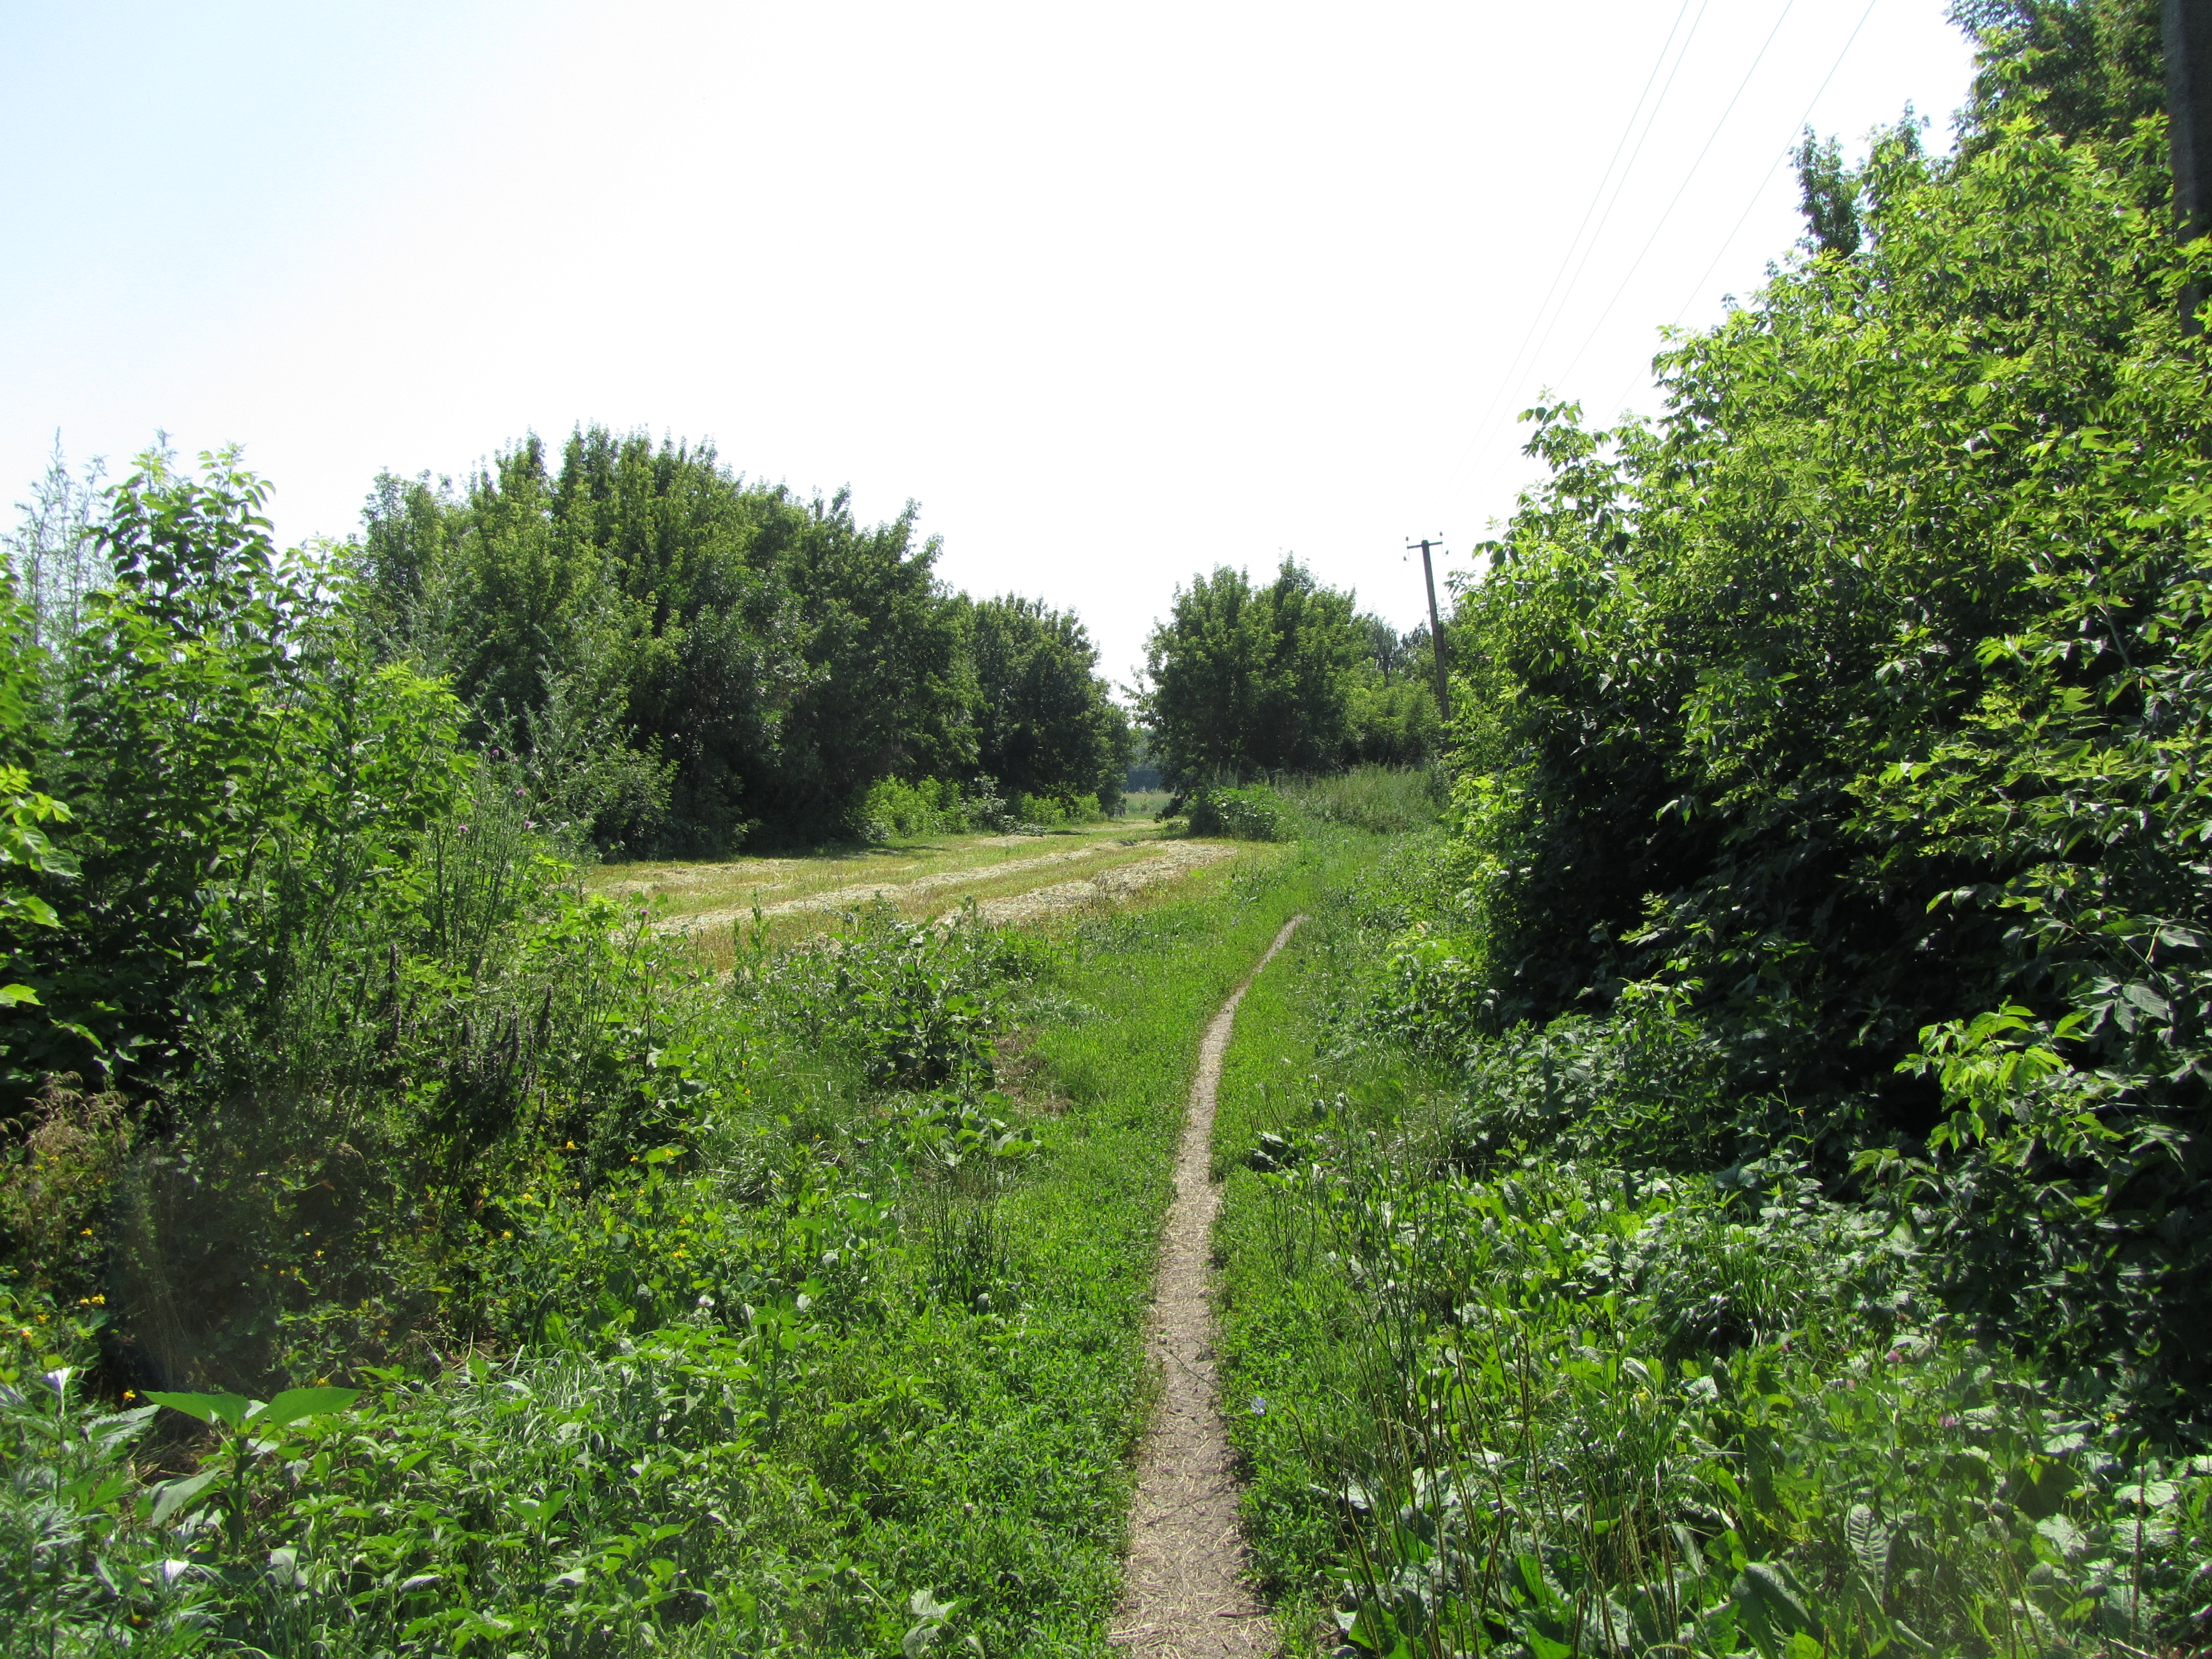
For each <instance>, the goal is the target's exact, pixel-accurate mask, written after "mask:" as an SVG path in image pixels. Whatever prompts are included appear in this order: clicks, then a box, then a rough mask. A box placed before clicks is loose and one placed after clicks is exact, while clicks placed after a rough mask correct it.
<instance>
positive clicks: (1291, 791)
mask: <svg viewBox="0 0 2212 1659" xmlns="http://www.w3.org/2000/svg"><path fill="white" fill-rule="evenodd" d="M1275 788H1276V791H1277V792H1278V793H1279V794H1281V795H1282V797H1283V798H1284V799H1285V800H1286V801H1288V802H1289V803H1290V805H1291V807H1292V809H1293V810H1294V811H1296V812H1297V813H1298V814H1299V815H1300V816H1301V817H1305V818H1307V819H1310V820H1311V821H1312V822H1314V823H1328V824H1341V825H1345V826H1347V827H1349V828H1351V829H1364V830H1366V831H1368V832H1369V833H1370V834H1372V835H1377V836H1402V835H1410V834H1411V833H1413V831H1414V830H1417V829H1425V828H1427V827H1428V826H1429V825H1431V824H1432V823H1436V822H1437V819H1438V817H1441V816H1442V814H1443V807H1444V803H1445V801H1446V800H1447V799H1449V792H1448V789H1447V787H1446V785H1445V782H1444V778H1443V772H1442V771H1441V770H1440V769H1437V768H1435V767H1398V766H1355V767H1352V768H1351V769H1349V770H1347V771H1343V772H1336V773H1332V774H1329V775H1325V776H1321V777H1308V778H1278V779H1276V780H1275Z"/></svg>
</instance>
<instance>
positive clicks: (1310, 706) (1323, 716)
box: [1142, 559, 1372, 788]
mask: <svg viewBox="0 0 2212 1659" xmlns="http://www.w3.org/2000/svg"><path fill="white" fill-rule="evenodd" d="M1371 650H1372V641H1371V640H1370V636H1369V633H1368V630H1367V629H1366V628H1365V627H1364V625H1363V624H1362V623H1361V622H1360V621H1359V620H1358V618H1357V617H1355V616H1354V614H1353V611H1352V596H1351V595H1350V594H1348V593H1340V592H1336V591H1335V590H1334V589H1332V588H1328V587H1324V586H1322V585H1321V584H1320V583H1319V582H1317V581H1316V580H1314V576H1313V573H1312V572H1311V571H1310V570H1308V569H1307V568H1305V567H1304V565H1302V564H1299V563H1298V562H1297V561H1296V560H1294V559H1285V560H1284V561H1283V563H1282V568H1280V569H1279V571H1278V572H1277V573H1276V575H1275V580H1273V582H1270V583H1269V584H1267V586H1264V587H1255V586H1253V585H1252V582H1251V580H1250V578H1249V577H1248V576H1247V575H1246V574H1245V573H1244V572H1243V571H1241V570H1232V569H1231V568H1229V567H1228V566H1226V565H1224V566H1221V567H1219V568H1217V569H1215V571H1214V572H1213V574H1212V575H1210V576H1205V575H1201V576H1198V577H1195V578H1194V579H1193V580H1192V582H1191V585H1190V586H1189V587H1188V588H1181V587H1178V588H1177V589H1176V595H1175V605H1174V609H1173V611H1172V613H1171V614H1170V617H1169V618H1168V620H1166V621H1165V622H1163V623H1158V624H1157V625H1156V626H1155V627H1154V628H1153V629H1152V636H1151V637H1150V638H1149V639H1148V640H1147V641H1146V645H1145V671H1146V680H1147V682H1148V685H1147V689H1146V693H1145V696H1144V698H1143V704H1142V706H1143V712H1144V716H1145V720H1146V724H1147V725H1148V726H1149V727H1150V729H1151V731H1152V734H1153V750H1154V756H1155V758H1156V759H1157V760H1158V763H1159V766H1160V769H1161V773H1162V775H1163V776H1164V778H1165V779H1166V780H1167V781H1168V782H1169V784H1170V787H1177V788H1181V787H1188V786H1189V785H1192V784H1195V783H1201V782H1206V781H1210V780H1212V779H1215V778H1230V777H1236V778H1243V777H1250V776H1252V775H1255V774H1259V773H1263V772H1278V771H1280V772H1318V771H1325V770H1328V769H1330V768H1332V767H1334V766H1336V765H1339V764H1340V763H1341V762H1342V760H1343V758H1344V754H1345V748H1346V742H1347V740H1348V739H1349V738H1350V737H1351V734H1352V693H1353V690H1354V684H1355V671H1356V670H1357V669H1358V666H1359V665H1360V664H1361V663H1362V662H1363V661H1364V660H1365V659H1368V658H1369V656H1370V652H1371Z"/></svg>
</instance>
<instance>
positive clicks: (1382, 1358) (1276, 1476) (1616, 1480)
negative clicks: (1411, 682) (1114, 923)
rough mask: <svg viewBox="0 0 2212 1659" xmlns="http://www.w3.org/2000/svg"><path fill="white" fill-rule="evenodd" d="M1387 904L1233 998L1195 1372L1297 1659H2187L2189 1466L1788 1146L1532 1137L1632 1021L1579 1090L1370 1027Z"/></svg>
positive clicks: (2198, 1484) (1529, 1056) (1543, 1072)
mask: <svg viewBox="0 0 2212 1659" xmlns="http://www.w3.org/2000/svg"><path fill="white" fill-rule="evenodd" d="M1389 886H1390V882H1389V880H1388V879H1384V880H1382V881H1379V882H1378V881H1377V880H1376V879H1375V878H1374V877H1373V875H1372V874H1371V873H1370V875H1369V876H1367V877H1366V878H1364V881H1363V884H1362V888H1361V890H1360V891H1358V892H1357V893H1340V895H1338V896H1337V897H1336V898H1335V899H1334V901H1332V902H1325V903H1324V904H1323V905H1322V908H1321V909H1320V911H1319V913H1318V914H1317V916H1316V924H1315V926H1314V927H1311V928H1310V929H1309V930H1307V931H1305V932H1304V933H1302V934H1301V935H1300V937H1299V939H1298V941H1297V945H1296V946H1295V948H1294V950H1293V951H1291V952H1290V953H1288V954H1287V955H1286V956H1285V958H1283V959H1281V960H1280V961H1279V963H1278V967H1279V969H1281V970H1282V971H1281V972H1279V973H1278V972H1277V970H1276V969H1270V970H1269V973H1268V975H1266V976H1264V977H1263V979H1262V981H1261V983H1260V984H1259V985H1258V986H1257V987H1255V990H1254V992H1253V994H1252V995H1251V997H1250V998H1249V999H1248V1000H1247V1001H1246V1003H1245V1005H1244V1007H1243V1012H1241V1013H1240V1016H1239V1019H1238V1024H1237V1041H1236V1042H1235V1044H1234V1045H1233V1047H1232V1048H1231V1054H1230V1058H1229V1064H1228V1066H1227V1067H1226V1070H1225V1077H1224V1088H1223V1094H1222V1098H1221V1103H1220V1118H1219V1120H1218V1121H1219V1128H1218V1140H1217V1146H1218V1157H1219V1161H1220V1162H1221V1164H1223V1165H1224V1166H1225V1167H1226V1168H1227V1170H1228V1175H1227V1186H1226V1190H1225V1195H1224V1208H1223V1214H1222V1220H1221V1224H1220V1229H1221V1230H1220V1235H1219V1237H1220V1243H1221V1246H1222V1249H1223V1250H1224V1253H1225V1320H1224V1331H1223V1352H1224V1359H1225V1391H1226V1393H1227V1394H1228V1396H1229V1398H1230V1400H1231V1401H1232V1402H1233V1403H1235V1404H1237V1405H1241V1406H1242V1409H1233V1410H1232V1411H1231V1425H1232V1435H1233V1437H1234V1438H1235V1440H1236V1442H1237V1446H1238V1449H1239V1450H1240V1452H1241V1453H1242V1455H1243V1457H1244V1459H1245V1460H1246V1463H1247V1466H1248V1469H1249V1491H1248V1497H1247V1501H1246V1520H1247V1525H1248V1528H1249V1534H1250V1536H1251V1539H1252V1541H1253V1544H1254V1547H1255V1554H1256V1558H1257V1560H1258V1563H1259V1565H1260V1567H1261V1571H1262V1573H1263V1575H1264V1576H1265V1577H1266V1578H1267V1583H1268V1587H1269V1588H1270V1589H1271V1590H1272V1591H1273V1594H1274V1595H1276V1596H1277V1598H1278V1601H1279V1606H1281V1607H1282V1608H1283V1609H1284V1613H1285V1616H1284V1618H1283V1620H1282V1622H1283V1624H1284V1625H1285V1627H1286V1629H1287V1630H1288V1631H1289V1632H1290V1635H1291V1649H1292V1651H1293V1653H1304V1654H1310V1653H1315V1652H1317V1651H1329V1650H1334V1651H1338V1652H1342V1653H1346V1654H1352V1655H1358V1654H1375V1655H1407V1656H1425V1655H1430V1654H1447V1653H1467V1654H1474V1653H1490V1652H1496V1653H1499V1654H1533V1655H1541V1656H1545V1659H1562V1656H1566V1655H1571V1654H1581V1653H1608V1654H1610V1653H1623V1654H1644V1653H1650V1654H1660V1653H1665V1654H1668V1655H1696V1656H1707V1655H1710V1656H1724V1655H1753V1654H1757V1655H1761V1656H1776V1655H1789V1656H1792V1659H1796V1656H1802V1659H1819V1656H1860V1655H1864V1656H1872V1655H1875V1654H1876V1653H1882V1652H1911V1651H1918V1652H1929V1651H1933V1652H1939V1653H1944V1654H1960V1655H1992V1656H1994V1655H2000V1654H2002V1655H2015V1654H2017V1655H2050V1656H2059V1655H2110V1656H2130V1655H2136V1654H2143V1653H2149V1652H2176V1653H2179V1652H2183V1651H2198V1650H2201V1649H2200V1648H2197V1647H2192V1646H2191V1645H2190V1644H2191V1641H2192V1640H2194V1639H2195V1635H2194V1632H2192V1621H2194V1623H2195V1625H2196V1626H2197V1629H2201V1627H2202V1624H2203V1621H2202V1620H2196V1618H2195V1610H2196V1609H2197V1607H2199V1606H2200V1605H2201V1604H2202V1602H2203V1599H2204V1589H2205V1586H2206V1583H2208V1579H2207V1575H2206V1572H2205V1571H2204V1569H2203V1562H2204V1561H2205V1560H2206V1559H2212V1460H2208V1459H2205V1458H2203V1457H2192V1456H2190V1455H2186V1454H2187V1450H2188V1449H2186V1448H2185V1449H2181V1450H2180V1451H2176V1450H2175V1449H2172V1448H2171V1447H2158V1446H2154V1445H2151V1444H2148V1443H2144V1442H2143V1441H2142V1439H2141V1437H2140V1436H2139V1435H2138V1434H2137V1433H2136V1432H2135V1431H2132V1430H2131V1429H2130V1427H2129V1425H2127V1424H2126V1423H2125V1422H2124V1420H2123V1419H2121V1418H2120V1416H2119V1415H2118V1413H2112V1412H2108V1411H2106V1409H2105V1408H2104V1403H2103V1401H2101V1400H2100V1397H2099V1396H2098V1395H2097V1394H2096V1392H2095V1389H2094V1384H2093V1380H2088V1379H2076V1378H2069V1377H2061V1376H2048V1375H2044V1374H2041V1373H2039V1371H2038V1370H2036V1369H2035V1368H2034V1367H2033V1366H2031V1365H2029V1364H2026V1363H2024V1362H2023V1361H2021V1359H2019V1358H2017V1357H2015V1356H2014V1355H2012V1354H2010V1353H2008V1352H2004V1351H2002V1350H1999V1349H1996V1348H1990V1347H1985V1346H1980V1345H1978V1344H1975V1343H1973V1342H1972V1341H1969V1340H1965V1339H1964V1338H1962V1337H1961V1336H1960V1334H1959V1333H1958V1332H1957V1331H1956V1330H1955V1329H1954V1327H1953V1325H1952V1324H1951V1322H1950V1321H1949V1320H1948V1316H1947V1315H1946V1314H1945V1312H1944V1310H1943V1308H1942V1304H1941V1301H1940V1299H1939V1298H1938V1297H1936V1296H1934V1295H1933V1294H1932V1293H1931V1292H1930V1291H1929V1285H1928V1279H1927V1273H1926V1269H1925V1265H1924V1263H1923V1260H1922V1257H1921V1255H1920V1253H1919V1249H1918V1246H1917V1243H1916V1241H1915V1239H1914V1237H1912V1235H1911V1229H1910V1227H1909V1225H1908V1226H1903V1227H1899V1226H1898V1225H1895V1218H1893V1217H1890V1216H1887V1215H1885V1214H1882V1213H1881V1212H1875V1211H1871V1210H1868V1209H1863V1208H1860V1207H1858V1206H1852V1205H1849V1204H1843V1203H1838V1202H1834V1201H1832V1200H1831V1199H1830V1198H1828V1197H1826V1196H1825V1195H1824V1194H1822V1192H1821V1190H1820V1188H1819V1187H1818V1186H1817V1185H1816V1184H1815V1183H1814V1182H1812V1181H1810V1180H1809V1179H1807V1178H1806V1176H1805V1174H1804V1171H1803V1170H1802V1166H1801V1165H1799V1164H1795V1163H1793V1162H1792V1160H1791V1159H1790V1157H1789V1155H1788V1149H1787V1148H1784V1149H1780V1152H1779V1154H1778V1156H1775V1157H1773V1158H1769V1159H1767V1160H1766V1161H1765V1162H1764V1163H1760V1164H1743V1165H1741V1166H1739V1167H1737V1168H1735V1169H1733V1170H1729V1171H1726V1172H1724V1173H1723V1175H1720V1176H1708V1175H1686V1174H1680V1173H1673V1174H1670V1173H1668V1172H1666V1171H1664V1170H1661V1169H1658V1168H1656V1167H1654V1166H1652V1165H1650V1164H1641V1165H1639V1164H1637V1163H1636V1162H1635V1161H1634V1160H1633V1158H1632V1157H1631V1156H1630V1155H1629V1149H1628V1148H1627V1147H1626V1146H1624V1147H1622V1148H1620V1150H1619V1151H1618V1152H1615V1153H1613V1155H1611V1156H1609V1157H1608V1156H1601V1155H1595V1154H1590V1153H1584V1154H1582V1155H1570V1154H1569V1153H1567V1152H1565V1151H1564V1150H1562V1148H1561V1146H1559V1144H1558V1143H1556V1142H1547V1141H1546V1140H1544V1139H1541V1137H1539V1136H1537V1135H1536V1134H1534V1133H1533V1132H1529V1131H1528V1130H1527V1128H1526V1126H1528V1125H1530V1124H1541V1123H1542V1122H1545V1121H1551V1120H1552V1119H1553V1118H1558V1119H1559V1120H1561V1121H1569V1122H1571V1121H1575V1120H1576V1119H1577V1117H1578V1116H1583V1115H1588V1114H1589V1113H1591V1112H1593V1111H1595V1110H1596V1109H1597V1108H1598V1107H1599V1106H1600V1105H1601V1103H1602V1102H1601V1099H1600V1097H1601V1096H1604V1095H1606V1094H1607V1092H1608V1091H1614V1090H1620V1089H1628V1088H1632V1087H1636V1086H1644V1087H1647V1088H1648V1087H1650V1086H1652V1079H1654V1078H1656V1077H1661V1076H1663V1075H1664V1073H1666V1071H1667V1069H1668V1066H1670V1064H1672V1063H1673V1061H1672V1060H1670V1057H1669V1053H1668V1043H1669V1042H1671V1041H1673V1040H1674V1039H1673V1038H1672V1037H1671V1036H1669V1031H1670V1030H1671V1027H1670V1026H1669V1025H1668V1023H1667V1022H1666V1021H1665V1020H1664V1019H1663V1018H1660V1017H1659V1014H1658V1013H1657V1012H1655V1013H1654V1015H1653V1017H1652V1018H1651V1019H1650V1021H1649V1022H1647V1024H1646V1025H1645V1026H1644V1027H1642V1028H1638V1031H1637V1033H1636V1034H1635V1035H1634V1037H1633V1042H1634V1044H1635V1045H1636V1046H1635V1047H1634V1049H1633V1052H1630V1051H1628V1050H1624V1051H1623V1053H1622V1054H1621V1055H1620V1056H1618V1057H1617V1059H1618V1060H1619V1064H1618V1065H1617V1066H1613V1069H1611V1070H1607V1069H1606V1068H1604V1067H1601V1066H1597V1065H1596V1064H1595V1062H1593V1061H1592V1060H1591V1059H1590V1058H1589V1055H1587V1054H1581V1053H1580V1052H1579V1051H1577V1050H1576V1049H1573V1048H1571V1047H1570V1046H1568V1045H1567V1044H1566V1043H1565V1042H1560V1043H1559V1044H1558V1045H1557V1046H1556V1048H1553V1049H1546V1048H1544V1047H1543V1045H1542V1043H1541V1042H1539V1041H1538V1040H1536V1039H1534V1038H1533V1037H1523V1038H1520V1039H1516V1040H1514V1042H1513V1043H1512V1044H1511V1045H1509V1046H1510V1055H1509V1054H1506V1048H1504V1047H1501V1048H1500V1050H1499V1054H1498V1055H1490V1056H1488V1057H1487V1058H1486V1051H1482V1050H1478V1051H1477V1054H1476V1061H1475V1064H1476V1066H1477V1067H1478V1069H1476V1070H1474V1071H1471V1072H1469V1073H1467V1074H1466V1075H1461V1074H1459V1073H1457V1072H1456V1071H1455V1072H1453V1073H1449V1074H1448V1073H1444V1072H1443V1071H1442V1070H1441V1069H1438V1068H1436V1067H1433V1066H1431V1064H1429V1063H1428V1062H1425V1061H1424V1060H1421V1059H1420V1058H1419V1057H1418V1056H1416V1055H1414V1054H1410V1053H1408V1052H1407V1051H1406V1050H1405V1049H1404V1048H1401V1047H1400V1046H1398V1045H1397V1044H1395V1042H1390V1041H1387V1040H1384V1039H1382V1038H1379V1037H1377V1036H1374V1035H1372V1033H1371V1030H1370V1029H1363V1023H1362V1022H1361V1021H1360V1020H1358V1018H1356V1017H1354V1016H1356V1012H1357V1010H1358V1007H1359V1006H1360V1005H1361V1004H1362V1003H1363V1002H1365V1001H1368V1000H1370V999H1371V998H1372V997H1374V995H1375V994H1376V991H1377V988H1378V987H1379V985H1380V983H1381V981H1379V980H1378V978H1377V976H1376V974H1375V971H1374V970H1375V969H1376V965H1377V959H1378V957H1379V956H1380V955H1381V954H1382V952H1383V950H1384V948H1385V947H1386V946H1387V944H1388V941H1389V938H1390V936H1391V935H1392V934H1393V933H1395V930H1396V928H1397V927H1399V926H1400V925H1401V924H1402V922H1403V921H1404V920H1405V916H1404V914H1403V911H1402V908H1394V905H1393V903H1392V902H1391V895H1390V893H1389ZM1500 1056H1504V1058H1501V1057H1500ZM1509 1059H1510V1060H1511V1062H1512V1063H1510V1064H1508V1063H1507V1061H1508V1060H1509ZM1607 1063H1608V1065H1612V1062H1610V1061H1608V1062H1607ZM1485 1066H1486V1069H1481V1068H1483V1067H1485ZM1501 1124H1505V1125H1509V1126H1510V1125H1520V1126H1522V1129H1521V1130H1520V1131H1518V1132H1515V1133H1500V1132H1499V1126H1500V1125H1501Z"/></svg>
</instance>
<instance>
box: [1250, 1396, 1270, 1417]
mask: <svg viewBox="0 0 2212 1659" xmlns="http://www.w3.org/2000/svg"><path fill="white" fill-rule="evenodd" d="M1252 1415H1253V1416H1255V1417H1265V1416H1266V1415H1267V1395H1264V1394H1255V1395H1253V1396H1252Z"/></svg>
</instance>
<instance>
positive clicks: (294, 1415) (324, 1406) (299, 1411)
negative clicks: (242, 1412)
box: [251, 1389, 361, 1429]
mask: <svg viewBox="0 0 2212 1659" xmlns="http://www.w3.org/2000/svg"><path fill="white" fill-rule="evenodd" d="M360 1398H361V1390H360V1389H285V1390H284V1392H283V1393H282V1394H280V1395H277V1396H276V1398H275V1399H274V1400H272V1401H270V1402H269V1403H268V1404H267V1405H265V1406H263V1407H261V1408H260V1409H259V1410H258V1411H256V1412H254V1413H252V1415H251V1420H252V1421H253V1422H254V1423H257V1424H261V1423H265V1424H267V1425H270V1427H272V1428H280V1429H281V1428H283V1427H284V1426H285V1425H287V1424H291V1423H297V1422H300V1421H301V1420H302V1419H307V1418H310V1417H320V1416H323V1415H324V1414H325V1413H329V1412H342V1411H343V1410H344V1409H345V1408H346V1407H349V1406H350V1405H352V1404H353V1402H354V1401H356V1400H358V1399H360Z"/></svg>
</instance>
